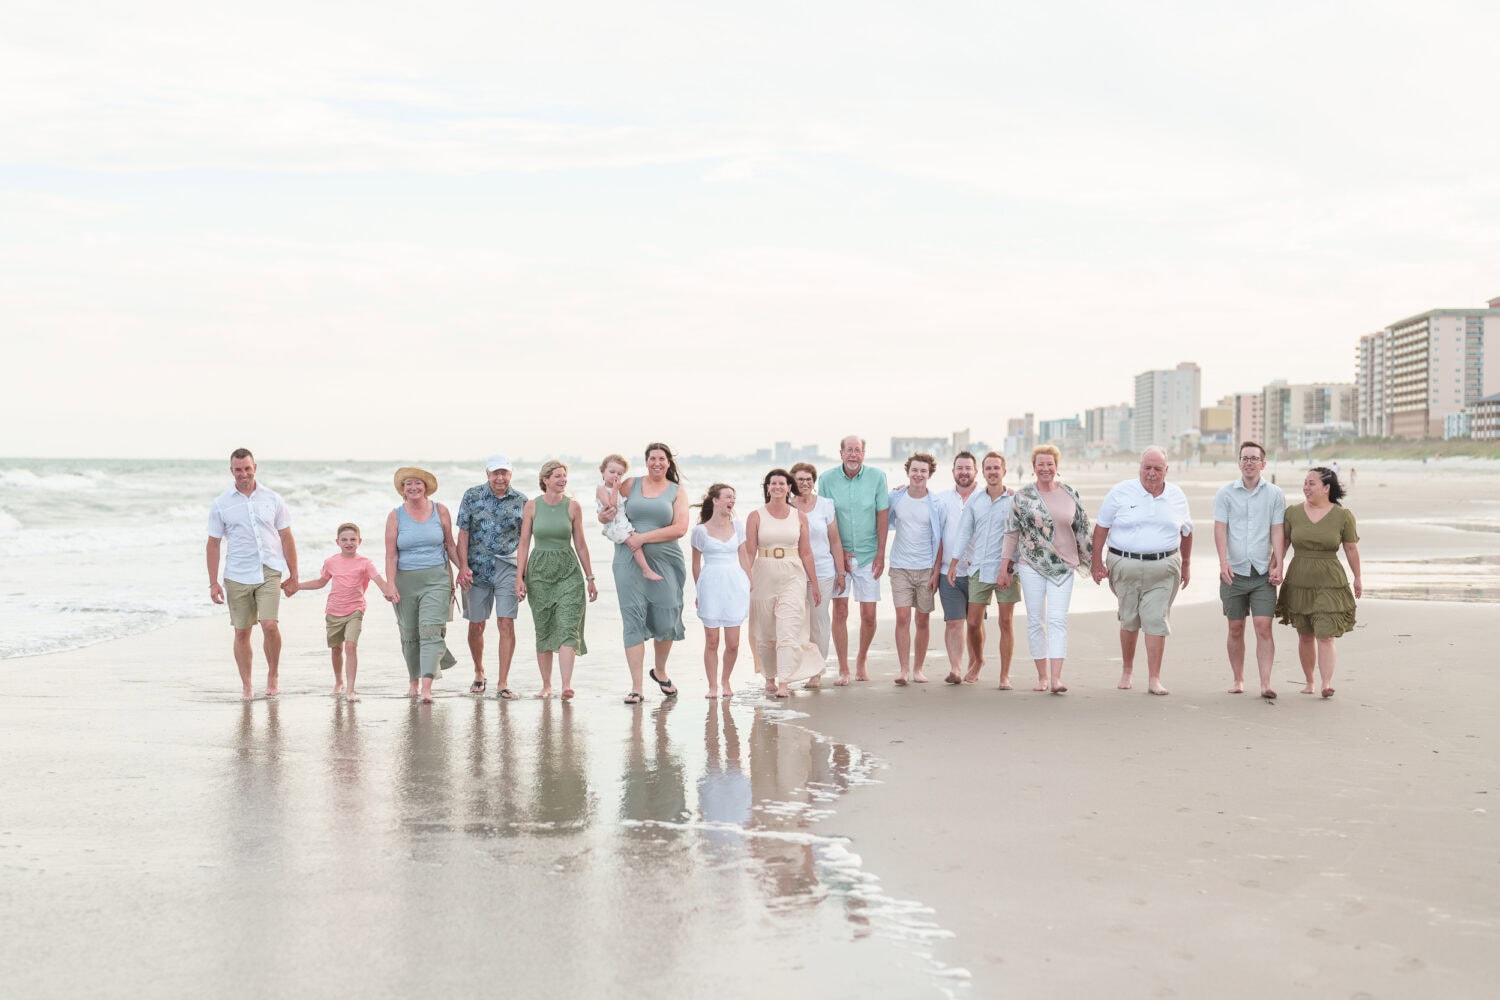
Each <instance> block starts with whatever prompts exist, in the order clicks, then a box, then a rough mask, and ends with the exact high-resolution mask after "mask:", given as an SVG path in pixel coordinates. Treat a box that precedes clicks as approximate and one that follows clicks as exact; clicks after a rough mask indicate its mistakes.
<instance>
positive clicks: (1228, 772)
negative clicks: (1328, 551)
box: [0, 470, 1500, 997]
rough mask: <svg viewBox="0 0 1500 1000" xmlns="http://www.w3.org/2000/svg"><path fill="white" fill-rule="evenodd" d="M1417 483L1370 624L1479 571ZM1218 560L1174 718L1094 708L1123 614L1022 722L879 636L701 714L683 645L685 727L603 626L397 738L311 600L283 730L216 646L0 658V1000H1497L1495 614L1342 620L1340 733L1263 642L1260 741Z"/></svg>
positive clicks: (460, 685) (396, 684)
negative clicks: (1243, 690) (403, 999)
mask: <svg viewBox="0 0 1500 1000" xmlns="http://www.w3.org/2000/svg"><path fill="white" fill-rule="evenodd" d="M1119 471H1120V470H1116V475H1107V474H1106V475H1100V474H1098V473H1095V475H1094V478H1096V479H1098V480H1099V481H1100V482H1103V481H1104V480H1105V479H1108V480H1110V481H1112V480H1113V479H1115V478H1117V476H1118V472H1119ZM1421 475H1422V473H1420V471H1419V470H1397V471H1396V472H1393V473H1392V474H1391V477H1390V478H1391V488H1390V489H1389V491H1388V492H1377V490H1381V489H1382V487H1381V486H1380V484H1379V483H1380V481H1379V478H1378V477H1377V476H1376V475H1374V474H1369V475H1367V474H1366V473H1361V485H1362V486H1364V485H1365V484H1366V482H1368V484H1369V489H1367V490H1365V491H1362V492H1361V493H1360V494H1358V495H1357V496H1358V501H1359V502H1358V503H1357V504H1353V505H1352V506H1354V509H1355V510H1356V512H1357V513H1358V514H1359V515H1360V525H1361V530H1362V533H1363V535H1364V538H1363V541H1362V543H1361V548H1362V550H1363V551H1364V553H1365V558H1366V565H1367V569H1366V582H1367V587H1368V588H1369V589H1370V590H1371V591H1372V592H1378V590H1379V589H1380V587H1383V586H1394V585H1395V582H1396V581H1398V579H1399V578H1401V577H1402V574H1407V575H1408V576H1414V577H1417V578H1418V579H1422V580H1425V581H1426V584H1425V585H1427V586H1431V587H1436V588H1438V590H1437V592H1438V593H1439V594H1452V593H1454V586H1453V571H1452V567H1454V566H1476V567H1477V569H1476V570H1475V571H1474V575H1473V578H1472V579H1467V580H1466V582H1465V583H1463V584H1462V585H1461V586H1462V587H1463V588H1465V589H1466V590H1467V591H1468V595H1467V596H1473V594H1474V591H1476V590H1477V591H1479V592H1480V596H1482V595H1483V591H1484V588H1486V587H1493V586H1494V583H1493V579H1492V577H1493V573H1494V570H1493V566H1494V559H1495V557H1497V556H1500V532H1497V531H1495V530H1494V528H1493V525H1494V524H1496V523H1500V516H1497V511H1500V488H1497V479H1500V477H1497V476H1495V475H1490V474H1485V475H1477V476H1468V477H1466V478H1465V479H1464V481H1463V489H1461V490H1459V491H1458V492H1459V495H1460V497H1461V500H1460V501H1459V502H1458V503H1455V504H1454V505H1450V506H1449V507H1448V508H1446V509H1445V512H1444V516H1443V517H1442V518H1440V519H1435V518H1431V517H1430V516H1429V515H1428V514H1427V513H1426V512H1425V507H1424V502H1423V496H1422V495H1421V493H1420V492H1419V491H1417V490H1414V489H1412V488H1410V487H1412V486H1413V485H1414V484H1418V483H1420V481H1421V480H1420V477H1421ZM1079 478H1080V479H1082V478H1084V477H1079ZM1283 478H1285V477H1283ZM1188 486H1189V495H1190V497H1191V498H1192V499H1193V504H1194V510H1195V511H1196V512H1199V513H1200V515H1201V514H1203V513H1206V512H1207V510H1208V507H1207V500H1206V499H1205V494H1207V493H1211V490H1210V486H1211V482H1208V481H1207V477H1206V476H1205V481H1204V482H1201V483H1199V484H1197V485H1194V484H1193V483H1191V482H1189V483H1188ZM1094 492H1098V491H1097V489H1095V490H1094ZM1199 527H1200V530H1202V529H1204V528H1205V527H1206V525H1205V523H1204V522H1202V521H1200V523H1199ZM1203 537H1204V538H1205V539H1206V538H1207V537H1208V536H1207V535H1206V534H1205V535H1204V536H1203ZM1377 554H1378V559H1377V558H1375V557H1376V556H1377ZM1198 556H1199V558H1198V559H1196V560H1195V570H1196V573H1197V577H1196V582H1195V583H1194V584H1193V585H1192V587H1191V588H1190V595H1189V596H1193V597H1197V598H1198V599H1199V600H1198V602H1197V603H1191V602H1185V603H1184V604H1183V605H1182V606H1181V607H1180V608H1179V610H1178V612H1177V614H1176V616H1175V619H1174V627H1175V630H1176V632H1175V634H1174V636H1173V637H1172V639H1171V640H1170V641H1169V645H1168V653H1167V666H1166V674H1165V679H1166V681H1167V683H1168V684H1169V685H1170V686H1171V687H1172V690H1173V694H1172V695H1171V696H1170V697H1167V698H1153V697H1150V696H1148V695H1146V694H1145V693H1144V691H1143V690H1141V689H1140V688H1139V687H1138V688H1137V690H1135V691H1131V692H1119V691H1116V690H1115V689H1114V682H1115V680H1116V679H1117V671H1118V656H1119V654H1118V647H1117V645H1116V634H1117V633H1116V631H1115V627H1114V623H1113V620H1112V616H1111V615H1110V614H1108V613H1107V612H1092V613H1087V614H1079V615H1076V616H1075V618H1074V620H1073V628H1072V632H1071V636H1072V638H1071V643H1072V646H1071V650H1070V657H1069V663H1070V666H1069V669H1068V675H1067V680H1068V683H1069V686H1070V689H1071V690H1070V693H1069V694H1068V695H1067V696H1065V697H1053V696H1050V695H1040V694H1033V693H1032V692H1030V691H1028V690H1025V688H1026V687H1028V686H1029V685H1028V684H1026V683H1025V682H1026V681H1027V680H1028V678H1029V676H1030V675H1032V668H1031V666H1030V664H1029V661H1027V660H1025V658H1024V656H1025V654H1024V649H1025V647H1024V638H1021V640H1020V642H1019V643H1018V654H1019V657H1018V660H1017V662H1016V665H1015V668H1014V679H1015V680H1016V681H1018V682H1021V683H1018V684H1017V688H1018V690H1015V691H1011V692H998V691H995V690H993V684H994V682H995V679H996V675H997V670H998V668H997V665H996V664H995V662H994V661H993V659H992V660H991V662H990V664H989V665H988V666H987V667H986V671H985V675H984V677H983V680H982V683H981V684H980V685H978V686H973V687H963V688H951V687H947V686H944V685H942V684H941V683H933V684H929V685H924V686H912V687H908V688H905V689H898V688H895V687H894V686H893V685H891V683H890V677H891V676H893V674H894V670H895V665H894V656H893V655H892V652H891V649H890V645H889V643H890V627H891V625H890V613H889V609H888V607H885V606H883V607H882V617H881V632H880V638H879V639H878V640H877V644H876V647H875V655H874V657H873V659H872V666H871V672H872V676H873V677H874V678H875V679H874V680H873V681H872V682H870V683H869V684H868V685H856V686H855V687H852V688H849V689H839V690H833V689H828V690H824V691H821V692H816V693H799V694H798V695H797V697H796V698H794V699H793V701H792V703H791V704H790V706H786V705H783V704H777V703H773V702H770V701H768V700H765V699H763V698H761V697H759V696H758V695H757V694H755V693H753V689H754V687H755V677H754V675H753V673H752V672H751V667H750V660H749V657H748V655H746V656H744V657H743V658H742V660H741V666H740V668H739V671H738V674H737V677H738V679H739V683H738V685H737V686H738V688H739V689H740V691H741V692H742V694H741V695H740V696H739V697H738V698H736V699H735V701H734V702H733V703H732V704H731V705H730V706H728V707H727V708H726V707H725V706H722V705H719V704H715V703H710V702H707V701H706V700H704V699H703V698H702V697H701V695H702V691H703V680H702V673H701V667H700V666H699V659H698V657H699V654H700V652H701V639H700V634H701V633H700V631H699V630H698V629H697V628H696V626H695V625H692V624H690V625H689V628H688V641H687V642H685V643H684V644H683V646H682V648H681V649H680V650H679V651H678V652H677V653H676V654H674V657H673V675H674V677H675V679H676V680H677V681H678V683H679V685H680V686H681V687H682V690H683V694H682V696H681V698H680V699H678V700H677V701H676V702H664V701H662V700H661V699H660V697H659V696H658V695H656V694H655V693H654V692H648V699H649V700H648V703H647V705H646V706H645V707H644V708H643V709H639V710H636V709H630V708H627V707H625V706H624V705H621V704H620V702H619V698H620V695H622V694H623V693H624V690H625V684H624V677H625V674H624V668H623V665H622V662H621V660H620V657H619V655H618V653H617V651H615V650H614V648H613V643H611V642H610V641H609V638H610V637H611V636H613V635H614V634H615V629H617V628H618V621H617V618H614V617H612V612H613V610H614V609H613V607H612V597H611V595H610V594H608V593H606V594H604V595H603V596H601V600H600V603H599V604H597V605H594V606H592V607H591V608H590V619H589V628H590V633H589V635H590V640H591V645H594V646H595V649H596V652H595V653H594V654H592V655H590V656H588V657H586V658H584V659H583V660H582V661H581V663H582V666H581V669H580V674H579V677H578V679H577V683H576V684H575V686H576V687H577V688H578V689H579V691H580V697H579V699H578V701H577V702H575V703H573V704H571V705H564V704H562V703H560V702H540V701H535V700H531V699H527V700H523V701H520V702H514V703H500V702H498V701H496V700H495V698H494V697H493V696H494V693H495V688H496V684H495V681H494V679H493V668H492V674H491V684H490V691H489V697H488V698H486V699H484V700H482V701H479V700H475V699H471V698H469V697H467V696H466V695H463V694H462V693H461V692H462V691H463V690H464V689H466V687H467V682H468V676H469V674H468V670H467V668H461V669H459V670H457V671H454V672H452V673H450V674H449V676H448V677H447V678H445V679H444V680H443V681H440V682H439V685H438V690H439V691H440V697H439V699H438V702H437V704H435V705H433V706H430V707H422V706H415V705H413V704H411V703H410V702H408V701H407V700H406V699H405V698H403V697H402V696H401V692H402V691H404V688H405V681H404V670H403V668H402V667H401V666H400V665H399V659H398V656H397V650H396V641H395V627H394V623H393V622H392V621H391V620H390V614H389V612H388V611H385V610H384V609H383V608H379V607H372V610H371V613H370V616H369V618H368V621H367V628H366V632H365V638H364V639H363V640H362V643H361V646H362V653H361V660H362V668H361V676H362V678H363V681H362V683H361V688H362V690H363V692H364V694H365V700H364V701H362V702H361V703H360V704H358V705H354V706H350V705H346V704H343V703H341V702H339V701H337V700H335V699H331V698H329V697H328V696H327V689H328V686H329V683H330V674H329V670H328V666H327V654H326V651H325V650H324V649H323V648H322V647H321V634H322V622H321V617H322V596H321V595H311V597H312V599H308V597H307V596H302V597H298V598H297V599H294V600H291V601H287V602H285V603H284V605H283V609H284V610H283V621H284V628H285V630H286V632H287V635H288V644H287V653H286V655H285V657H284V660H283V674H282V686H283V690H284V693H283V694H282V696H281V697H280V698H279V699H277V700H273V701H266V700H264V699H257V700H256V701H254V702H251V703H250V704H248V705H241V704H240V703H239V701H238V699H237V697H236V694H237V683H236V679H235V675H234V669H233V664H232V661H231V659H230V656H229V629H228V626H227V623H226V622H225V621H224V620H222V619H218V618H215V619H208V620H198V621H189V622H185V623H181V624H178V625H176V626H174V627H172V628H169V629H166V630H163V631H160V632H155V633H151V634H148V635H141V636H135V637H131V638H127V639H121V640H118V641H115V642H111V643H106V644H103V645H99V646H95V647H91V648H88V649H84V650H78V651H74V652H70V653H62V654H55V655H50V656H45V657H34V658H26V659H21V660H11V661H7V662H6V663H5V669H6V671H7V684H6V687H5V691H4V693H3V694H0V704H3V705H4V711H5V719H6V725H5V726H4V728H3V730H0V746H3V747H4V760H5V761H6V764H7V766H6V767H5V768H4V769H3V771H0V801H3V802H4V803H5V805H4V812H3V818H0V865H3V866H4V871H5V878H4V880H3V882H0V898H3V900H4V903H5V906H4V909H3V911H0V913H3V915H0V931H3V933H0V962H3V964H4V967H5V968H6V969H7V976H8V979H7V981H8V987H9V988H8V992H13V993H14V995H18V996H24V997H71V996H77V995H81V994H86V993H101V994H104V995H118V996H145V995H151V996H188V995H193V996H197V995H202V994H203V993H204V992H208V993H210V994H213V995H218V996H246V997H248V996H260V995H264V994H265V993H266V992H267V991H271V990H277V991H283V992H287V993H290V994H291V995H298V996H335V995H337V996H343V995H349V994H354V993H359V994H365V995H371V996H377V997H384V996H397V995H410V994H412V993H415V992H430V991H432V990H433V989H437V990H440V991H446V992H454V991H459V992H473V991H475V990H477V989H480V988H495V986H496V984H504V988H506V989H508V990H510V991H513V992H518V993H519V994H520V995H532V996H555V995H575V994H577V993H579V992H581V991H585V990H589V991H594V992H599V991H607V992H609V993H612V994H621V993H630V994H637V993H646V992H650V993H651V994H654V995H659V996H667V997H692V996H698V995H703V994H705V993H713V994H715V995H719V996H728V997H738V996H744V997H750V996H757V997H759V996H763V995H764V994H765V992H766V991H767V990H772V991H776V990H780V991H782V992H784V993H786V994H787V995H790V996H803V995H818V996H820V997H824V996H827V997H845V996H847V997H865V996H871V995H883V996H896V997H906V996H984V997H990V996H1007V997H1032V996H1044V997H1045V996H1093V995H1102V994H1106V993H1107V994H1109V995H1112V996H1123V997H1154V996H1173V995H1176V996H1208V995H1211V996H1218V997H1240V996H1243V997H1252V996H1255V997H1260V996H1265V995H1268V994H1269V995H1283V996H1309V997H1311V996H1320V997H1321V996H1327V995H1334V996H1366V997H1397V996H1411V995H1433V996H1444V997H1465V996H1487V995H1488V993H1489V990H1488V989H1487V986H1488V977H1487V972H1488V969H1489V964H1488V961H1487V959H1488V958H1489V956H1490V955H1491V954H1493V952H1494V950H1495V948H1496V946H1497V944H1500V905H1497V903H1496V901H1495V895H1494V892H1493V890H1492V888H1491V886H1492V885H1493V880H1494V877H1495V874H1496V872H1495V867H1496V855H1495V852H1494V849H1493V844H1494V842H1495V835H1494V831H1493V830H1492V829H1491V822H1492V821H1491V819H1490V817H1489V813H1488V811H1487V810H1488V809H1489V808H1490V806H1489V799H1490V798H1491V797H1493V796H1495V795H1500V754H1497V752H1496V749H1495V742H1494V735H1493V730H1494V719H1495V718H1496V717H1497V715H1496V710H1497V709H1500V704H1497V700H1500V699H1497V695H1496V693H1495V687H1494V684H1493V678H1492V674H1493V671H1494V667H1495V665H1496V662H1497V660H1496V655H1495V653H1494V649H1493V642H1492V639H1491V634H1492V631H1493V629H1494V626H1495V622H1496V621H1497V609H1496V607H1495V605H1494V604H1493V603H1490V604H1462V603H1418V602H1397V601H1388V600H1379V599H1371V600H1366V601H1365V602H1362V605H1361V611H1360V620H1361V625H1360V627H1359V628H1358V629H1357V630H1356V631H1355V633H1354V634H1352V635H1351V636H1348V637H1345V638H1344V639H1343V640H1341V641H1340V653H1341V661H1340V667H1339V674H1338V677H1337V679H1336V682H1335V683H1336V686H1337V687H1338V689H1339V693H1338V695H1337V696H1336V697H1335V698H1334V699H1333V700H1331V701H1328V702H1324V701H1322V700H1321V699H1317V698H1311V697H1304V696H1300V695H1298V694H1297V693H1296V689H1297V687H1299V686H1300V671H1299V670H1298V669H1297V667H1296V661H1295V643H1294V640H1293V639H1292V633H1291V631H1290V630H1289V629H1286V628H1284V627H1278V628H1277V630H1276V635H1277V639H1278V643H1279V646H1278V649H1279V653H1278V658H1277V668H1276V683H1277V686H1278V688H1279V690H1280V692H1281V695H1282V697H1281V698H1280V699H1279V700H1278V701H1277V702H1276V703H1274V704H1268V703H1266V702H1263V701H1262V700H1261V699H1259V698H1257V697H1255V696H1254V695H1253V694H1251V695H1238V696H1231V695H1228V694H1226V693H1225V692H1224V689H1225V688H1226V687H1227V685H1228V681H1229V674H1228V668H1227V666H1226V664H1225V662H1224V658H1223V651H1222V641H1223V640H1222V636H1223V619H1222V617H1221V616H1220V614H1219V611H1218V607H1217V604H1216V602H1213V601H1209V600H1206V599H1207V598H1209V597H1210V596H1211V588H1213V586H1214V584H1213V576H1212V574H1213V563H1212V547H1211V545H1204V546H1200V548H1199V550H1198ZM307 558H308V557H307V556H306V555H305V556H304V559H305V560H306V559H307ZM1473 560H1478V562H1477V563H1476V562H1473ZM596 565H602V564H601V563H598V556H597V555H596ZM1402 567H1406V568H1405V569H1403V568H1402ZM1082 586H1084V587H1090V585H1088V584H1082ZM1090 589H1091V588H1090ZM1091 600H1092V599H1091ZM1090 606H1097V602H1095V603H1093V604H1092V605H1090ZM525 619H526V615H525V613H524V611H523V615H522V621H521V622H520V627H519V629H518V631H519V632H520V633H521V635H520V638H521V643H520V645H521V652H519V653H518V655H517V658H516V667H515V671H514V673H513V674H512V686H513V687H516V688H517V689H519V690H522V691H526V692H530V691H534V690H535V689H536V687H537V683H536V680H535V678H536V674H535V667H534V661H533V659H532V657H531V656H530V654H529V653H528V652H527V649H528V647H529V638H530V632H529V622H527V621H526V620H525ZM1019 624H1020V619H1019V618H1018V625H1019ZM460 627H461V626H460ZM596 637H598V638H597V639H596ZM491 641H492V642H493V632H491ZM934 641H935V643H937V642H940V640H939V639H937V637H936V636H935V639H934ZM993 643H994V634H993V632H991V635H990V645H991V647H993ZM452 645H453V647H454V650H455V652H456V653H458V654H459V656H460V658H461V660H464V661H466V660H467V655H466V651H465V650H463V649H462V648H461V642H459V641H454V642H453V643H452ZM490 655H491V656H493V650H491V654H490ZM991 656H992V657H993V648H992V649H991ZM944 659H945V658H944V656H943V653H942V651H941V649H940V648H934V649H933V650H932V651H931V653H929V668H930V669H929V673H930V674H931V675H932V676H934V677H935V678H941V676H942V674H943V672H944ZM1252 669H1253V668H1252ZM1141 673H1142V674H1143V673H1144V667H1142V668H1141ZM256 679H257V686H260V685H261V682H262V679H263V673H262V667H261V665H260V662H259V654H257V667H256ZM1143 683H1144V677H1143V676H1142V677H1140V678H1138V684H1143Z"/></svg>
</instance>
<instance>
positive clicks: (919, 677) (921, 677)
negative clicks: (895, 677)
mask: <svg viewBox="0 0 1500 1000" xmlns="http://www.w3.org/2000/svg"><path fill="white" fill-rule="evenodd" d="M912 680H914V681H916V682H917V683H918V684H926V683H927V675H926V674H924V673H922V671H920V670H918V671H917V672H916V673H915V674H913V675H912Z"/></svg>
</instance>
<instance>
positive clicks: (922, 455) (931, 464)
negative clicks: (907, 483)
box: [902, 451, 937, 476]
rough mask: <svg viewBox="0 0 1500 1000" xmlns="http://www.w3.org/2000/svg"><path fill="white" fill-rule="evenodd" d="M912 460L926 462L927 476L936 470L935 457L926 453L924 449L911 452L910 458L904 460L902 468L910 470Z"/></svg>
mask: <svg viewBox="0 0 1500 1000" xmlns="http://www.w3.org/2000/svg"><path fill="white" fill-rule="evenodd" d="M913 462H926V463H927V474H928V475H929V476H930V475H932V474H933V473H934V472H936V471H937V459H935V458H933V457H932V456H931V455H929V454H927V452H925V451H917V452H912V456H911V458H908V459H907V460H906V464H905V465H903V466H902V468H903V469H905V470H906V471H907V472H911V463H913Z"/></svg>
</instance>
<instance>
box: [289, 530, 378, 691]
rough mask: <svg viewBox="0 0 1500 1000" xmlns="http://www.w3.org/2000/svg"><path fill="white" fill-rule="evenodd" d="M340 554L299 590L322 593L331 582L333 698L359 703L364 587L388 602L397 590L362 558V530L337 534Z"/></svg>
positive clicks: (301, 583)
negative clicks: (372, 584)
mask: <svg viewBox="0 0 1500 1000" xmlns="http://www.w3.org/2000/svg"><path fill="white" fill-rule="evenodd" d="M337 540H338V546H339V554H338V555H336V556H329V557H328V558H327V559H325V560H323V575H322V576H320V577H318V578H317V579H315V580H298V581H297V589H298V590H319V589H321V588H322V587H323V586H325V585H326V584H327V583H328V581H330V580H332V581H333V589H332V590H330V591H329V592H328V607H327V608H326V609H325V611H326V615H325V619H324V620H325V621H326V622H327V624H328V649H329V652H330V653H331V654H332V656H333V696H334V697H335V698H337V697H338V696H339V695H341V694H342V695H344V697H345V698H346V699H347V700H349V701H359V695H357V694H355V693H354V675H355V674H356V673H357V672H358V671H359V649H358V644H359V632H360V627H361V624H362V622H363V621H364V617H365V587H367V586H368V585H369V583H370V581H371V580H374V581H375V586H377V587H379V588H380V592H381V594H383V595H384V596H385V599H386V600H388V601H393V600H395V598H396V592H395V589H394V588H393V587H392V586H391V585H390V584H388V583H386V582H385V580H384V579H383V578H382V577H381V575H380V572H379V571H378V570H376V569H375V564H374V563H372V562H370V560H368V559H366V558H365V557H364V556H362V555H360V554H359V551H358V550H359V542H360V537H359V526H358V525H355V524H349V523H347V522H345V523H344V524H341V525H339V530H338V537H337ZM346 662H347V664H348V668H349V671H348V677H349V686H348V688H347V693H346V688H345V687H344V666H345V663H346Z"/></svg>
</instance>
